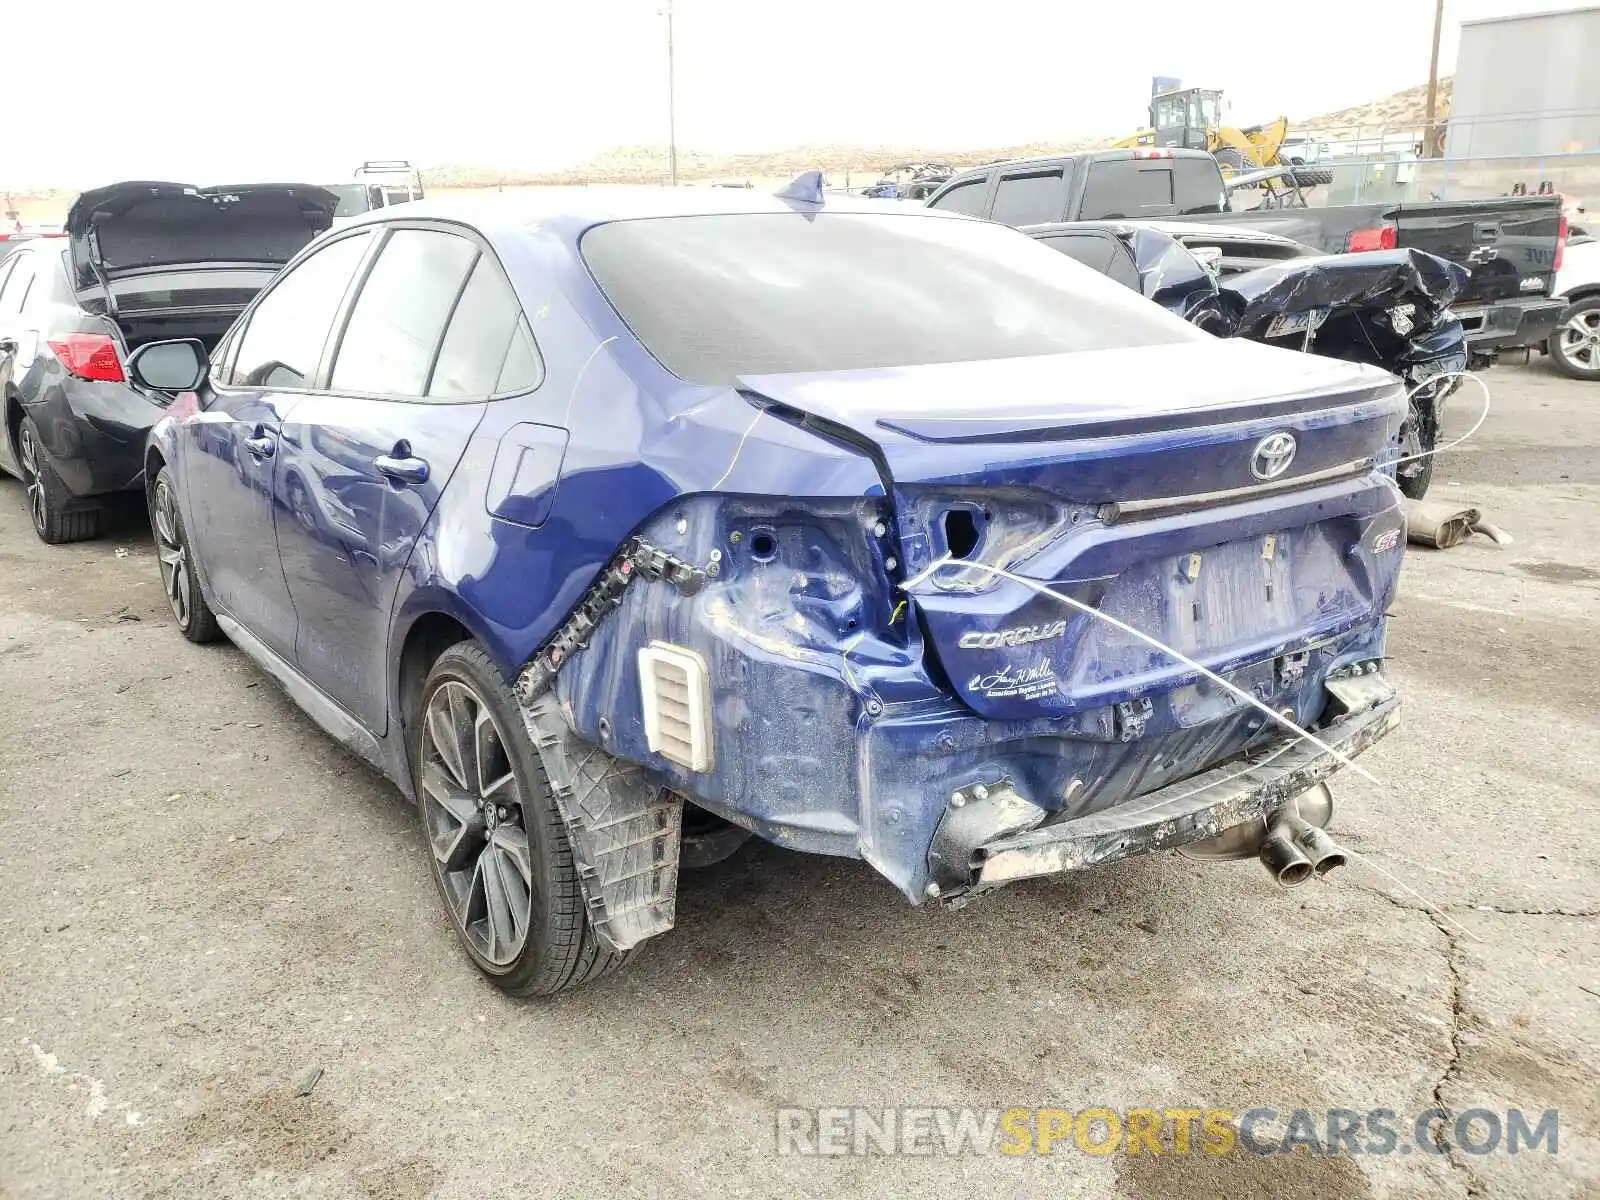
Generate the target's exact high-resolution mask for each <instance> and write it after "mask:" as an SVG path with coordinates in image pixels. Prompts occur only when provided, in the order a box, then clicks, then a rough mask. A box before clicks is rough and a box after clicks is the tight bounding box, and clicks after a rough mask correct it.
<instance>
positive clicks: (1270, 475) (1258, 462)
mask: <svg viewBox="0 0 1600 1200" xmlns="http://www.w3.org/2000/svg"><path fill="white" fill-rule="evenodd" d="M1294 452H1295V440H1294V434H1292V433H1269V434H1267V436H1266V437H1264V438H1262V439H1261V440H1260V441H1259V442H1257V443H1256V449H1255V453H1254V454H1252V455H1251V456H1250V473H1251V474H1252V475H1254V476H1255V477H1256V478H1257V479H1276V478H1277V477H1278V476H1279V475H1282V474H1283V473H1284V472H1285V471H1287V470H1288V469H1289V464H1290V463H1292V462H1293V461H1294Z"/></svg>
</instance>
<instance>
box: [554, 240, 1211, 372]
mask: <svg viewBox="0 0 1600 1200" xmlns="http://www.w3.org/2000/svg"><path fill="white" fill-rule="evenodd" d="M580 249H581V253H582V255H583V258H584V261H585V262H586V263H587V264H588V267H589V270H590V272H591V273H592V274H593V275H594V278H595V280H596V281H597V282H598V283H599V285H600V288H601V291H602V292H604V294H605V296H606V298H607V299H608V300H609V301H610V302H611V305H612V307H613V308H615V309H616V311H617V313H618V314H619V315H620V316H621V317H622V319H623V321H625V322H626V323H627V325H628V327H629V328H630V329H631V330H632V331H633V333H634V336H636V337H637V338H638V339H639V341H640V342H641V343H643V345H644V346H645V348H646V349H647V350H649V351H650V352H651V353H652V354H654V355H655V357H656V358H657V359H658V360H659V361H660V362H661V364H662V365H663V366H665V367H666V368H667V370H669V371H671V372H672V373H673V374H675V375H677V376H679V377H680V378H682V379H687V380H690V381H692V382H695V383H706V384H716V385H721V386H727V385H730V384H735V383H736V382H737V380H738V379H739V378H740V377H741V376H744V375H752V374H765V373H769V372H771V373H779V372H792V371H844V370H854V369H871V368H881V367H897V366H914V365H918V364H922V363H947V362H963V361H970V360H980V359H997V358H1018V357H1024V356H1028V355H1040V354H1063V353H1071V352H1074V351H1080V350H1101V349H1111V348H1114V347H1123V346H1152V345H1159V344H1164V343H1170V342H1182V341H1190V340H1198V339H1201V338H1204V337H1205V336H1206V335H1205V334H1203V333H1201V332H1200V331H1199V330H1197V329H1195V328H1194V327H1193V326H1192V325H1189V324H1187V323H1186V322H1184V321H1182V320H1180V319H1179V318H1177V317H1174V316H1172V315H1171V314H1169V313H1167V312H1164V311H1163V310H1162V309H1160V308H1159V307H1157V306H1156V305H1154V304H1151V303H1150V302H1149V301H1147V300H1145V299H1143V298H1142V297H1140V296H1137V295H1133V294H1131V293H1130V292H1129V291H1128V290H1127V289H1126V288H1124V287H1120V286H1118V285H1117V284H1115V283H1112V282H1111V281H1110V280H1109V279H1106V278H1104V277H1103V276H1096V275H1094V274H1092V273H1090V272H1086V271H1083V270H1080V269H1079V268H1078V267H1077V266H1075V265H1073V264H1071V263H1069V262H1067V261H1066V260H1065V259H1064V258H1063V257H1062V256H1061V255H1060V254H1057V253H1056V252H1054V251H1053V250H1050V249H1048V248H1047V247H1044V246H1040V245H1037V244H1035V242H1034V240H1033V239H1032V238H1030V237H1028V236H1026V235H1025V234H1021V233H1018V232H1016V231H1015V230H1012V229H1007V228H1005V227H1004V226H1002V225H994V224H990V223H988V222H980V221H958V220H950V219H947V218H942V217H938V216H934V215H931V214H917V213H904V214H894V215H889V214H885V215H881V216H880V215H876V214H866V213H859V214H858V213H836V214H828V213H824V214H821V215H805V216H802V215H800V214H798V213H793V214H791V213H740V214H722V215H713V216H692V217H662V218H651V219H645V220H636V221H614V222H612V223H610V224H607V225H600V226H598V227H596V228H594V229H591V230H590V231H589V232H588V233H587V234H586V235H585V236H584V238H583V241H582V243H581V244H580Z"/></svg>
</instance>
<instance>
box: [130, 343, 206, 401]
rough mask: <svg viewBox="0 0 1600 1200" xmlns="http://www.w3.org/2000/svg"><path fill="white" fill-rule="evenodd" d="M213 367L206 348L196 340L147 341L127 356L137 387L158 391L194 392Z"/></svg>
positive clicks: (132, 377)
mask: <svg viewBox="0 0 1600 1200" xmlns="http://www.w3.org/2000/svg"><path fill="white" fill-rule="evenodd" d="M210 365H211V362H210V358H209V356H208V355H207V354H206V348H205V347H204V346H203V345H201V344H200V342H199V341H198V340H197V339H195V338H185V339H183V340H182V341H175V342H147V343H146V344H144V345H143V346H140V347H139V348H138V349H137V350H135V351H134V352H133V353H132V354H131V355H130V356H129V357H128V377H129V378H130V379H132V380H133V382H134V384H135V385H136V386H138V387H143V388H150V389H151V390H152V391H157V392H192V391H193V390H194V389H195V388H197V387H199V386H200V384H201V382H202V381H203V380H204V379H205V377H206V371H207V370H208V369H209V367H210Z"/></svg>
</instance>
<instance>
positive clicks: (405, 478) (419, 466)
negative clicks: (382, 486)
mask: <svg viewBox="0 0 1600 1200" xmlns="http://www.w3.org/2000/svg"><path fill="white" fill-rule="evenodd" d="M395 450H396V451H400V450H404V453H396V454H380V455H378V457H377V458H375V459H373V460H372V465H373V466H374V467H376V468H377V469H378V474H380V475H382V476H383V477H384V478H385V479H387V480H388V481H389V482H390V483H398V484H407V483H427V482H428V462H427V460H426V459H422V458H418V457H416V456H415V455H414V454H412V453H411V447H410V446H396V447H395Z"/></svg>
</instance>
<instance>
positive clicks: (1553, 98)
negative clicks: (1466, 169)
mask: <svg viewBox="0 0 1600 1200" xmlns="http://www.w3.org/2000/svg"><path fill="white" fill-rule="evenodd" d="M1597 68H1600V6H1597V7H1589V8H1574V9H1567V10H1564V11H1560V12H1543V13H1530V14H1527V15H1524V16H1514V17H1490V18H1486V19H1484V20H1481V21H1463V22H1462V23H1461V46H1460V50H1459V51H1458V53H1457V56H1456V71H1455V83H1454V93H1453V96H1452V99H1451V101H1450V122H1449V127H1448V132H1447V134H1446V137H1445V157H1446V158H1451V159H1460V158H1491V157H1500V156H1506V155H1517V156H1535V155H1554V154H1582V153H1595V152H1600V69H1597Z"/></svg>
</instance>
